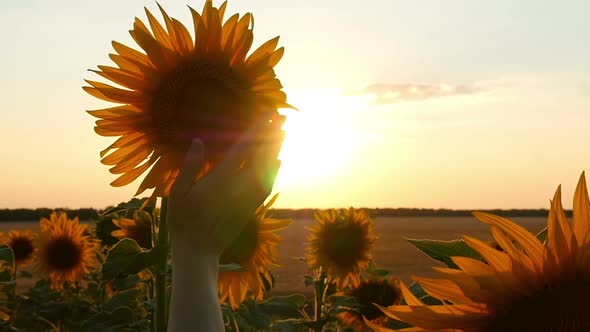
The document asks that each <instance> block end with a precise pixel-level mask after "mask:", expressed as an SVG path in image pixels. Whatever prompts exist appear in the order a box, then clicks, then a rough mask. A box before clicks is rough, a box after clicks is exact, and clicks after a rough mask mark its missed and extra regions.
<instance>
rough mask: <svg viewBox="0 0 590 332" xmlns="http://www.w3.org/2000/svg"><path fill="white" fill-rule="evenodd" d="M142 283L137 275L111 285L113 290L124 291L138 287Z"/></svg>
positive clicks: (126, 277)
mask: <svg viewBox="0 0 590 332" xmlns="http://www.w3.org/2000/svg"><path fill="white" fill-rule="evenodd" d="M140 281H141V279H140V278H139V276H138V275H137V274H132V275H128V276H124V277H122V278H117V279H115V280H113V281H111V285H112V286H113V289H115V290H118V291H123V290H126V289H130V288H131V287H133V286H135V285H137V284H138V283H139V282H140Z"/></svg>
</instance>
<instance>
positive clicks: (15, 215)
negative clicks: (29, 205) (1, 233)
mask: <svg viewBox="0 0 590 332" xmlns="http://www.w3.org/2000/svg"><path fill="white" fill-rule="evenodd" d="M53 211H64V212H66V213H67V214H68V217H71V218H73V217H78V218H79V219H80V220H82V221H86V220H93V219H97V218H98V215H99V213H100V212H102V210H96V209H93V208H84V209H47V208H39V209H0V221H34V220H39V219H41V218H48V217H49V215H50V214H51V212H53Z"/></svg>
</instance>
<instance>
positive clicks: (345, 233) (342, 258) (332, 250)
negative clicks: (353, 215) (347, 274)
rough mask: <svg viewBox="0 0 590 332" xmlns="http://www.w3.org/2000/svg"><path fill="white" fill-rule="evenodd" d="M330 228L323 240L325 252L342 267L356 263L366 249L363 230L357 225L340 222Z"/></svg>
mask: <svg viewBox="0 0 590 332" xmlns="http://www.w3.org/2000/svg"><path fill="white" fill-rule="evenodd" d="M329 228H331V229H329V230H327V231H326V235H327V236H326V239H325V241H323V245H324V248H323V252H324V253H326V255H327V256H328V257H329V258H330V260H332V261H333V262H334V263H335V264H337V265H339V266H341V267H348V266H352V265H355V264H356V262H357V261H358V260H359V259H360V258H362V257H363V254H364V253H365V251H366V248H365V241H364V240H363V239H364V238H365V235H364V233H363V230H362V229H361V228H360V227H355V225H347V224H340V223H337V224H333V225H330V227H329Z"/></svg>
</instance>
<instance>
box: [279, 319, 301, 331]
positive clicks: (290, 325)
mask: <svg viewBox="0 0 590 332" xmlns="http://www.w3.org/2000/svg"><path fill="white" fill-rule="evenodd" d="M305 323H306V321H305V320H303V319H298V318H289V319H282V320H274V321H273V322H272V324H271V326H270V327H271V328H272V329H273V331H280V332H297V331H301V330H302V327H303V326H305ZM306 330H307V329H306Z"/></svg>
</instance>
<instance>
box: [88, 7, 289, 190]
mask: <svg viewBox="0 0 590 332" xmlns="http://www.w3.org/2000/svg"><path fill="white" fill-rule="evenodd" d="M225 8H226V3H225V2H224V3H223V4H222V5H221V6H220V7H219V8H216V7H213V5H212V2H211V1H207V2H206V3H205V7H204V9H203V12H202V14H199V13H198V12H197V11H195V10H194V9H192V8H190V10H191V13H192V17H193V26H194V31H195V32H194V33H195V37H194V38H193V37H191V35H190V34H189V32H188V30H187V28H186V27H185V26H184V25H183V24H182V23H180V22H179V21H177V20H176V19H174V18H170V17H169V16H168V15H167V14H166V12H165V11H164V10H163V9H162V7H160V11H161V13H162V16H163V18H164V24H165V28H164V27H163V26H162V25H161V24H160V23H159V22H158V20H157V19H156V18H155V17H154V16H153V15H152V14H151V13H150V12H149V11H148V10H147V9H146V14H147V18H148V22H149V25H150V27H151V31H150V29H148V28H147V27H146V25H144V23H143V22H142V21H141V20H139V19H137V18H136V19H135V22H134V25H133V29H132V30H131V31H130V33H131V36H132V37H133V39H134V40H135V41H136V42H137V44H138V45H139V46H140V47H141V48H142V49H143V51H144V52H145V53H141V52H139V51H136V50H134V49H132V48H130V47H127V46H125V45H122V44H120V43H118V42H115V41H114V42H113V48H114V49H115V51H116V52H117V54H110V58H111V59H112V60H113V61H114V62H115V63H116V64H117V67H110V66H98V68H99V70H97V71H95V72H96V73H97V74H99V75H100V76H102V77H104V78H106V79H108V80H110V81H111V82H113V83H115V84H117V85H119V86H120V87H114V86H110V85H107V84H104V83H100V82H94V81H87V82H88V84H90V86H85V87H84V90H86V91H87V92H88V93H89V94H91V95H93V96H95V97H97V98H100V99H103V100H106V101H109V102H114V103H118V104H121V105H119V106H116V107H112V108H107V109H101V110H96V111H89V113H90V114H91V115H93V116H95V117H98V118H100V120H97V121H96V127H95V131H96V132H97V133H98V134H99V135H101V136H115V137H116V136H119V138H118V139H117V140H116V141H115V142H114V143H113V144H112V145H110V146H109V147H107V148H106V149H105V150H103V151H102V152H101V153H100V155H101V157H102V163H103V164H105V165H109V166H112V167H111V169H110V172H111V173H113V174H121V175H120V176H119V177H118V178H117V179H116V180H115V181H113V182H112V183H111V185H113V186H124V185H126V184H129V183H130V182H132V181H133V180H135V179H136V178H138V177H139V176H140V175H141V174H143V173H144V172H146V171H147V170H148V169H149V168H150V167H152V166H153V167H152V168H151V170H150V171H149V173H148V174H147V176H146V177H145V178H144V179H143V182H141V184H140V186H139V189H138V191H137V194H139V193H141V192H143V191H144V190H146V189H149V188H155V190H154V193H153V195H155V196H166V195H167V194H168V191H169V189H170V186H171V185H172V183H173V181H174V178H175V177H176V175H177V174H178V171H179V168H180V166H181V165H182V162H183V160H184V156H185V153H186V151H187V149H188V147H189V146H190V144H191V142H192V140H193V139H195V138H199V139H201V141H202V142H203V143H204V146H205V151H206V153H207V160H206V163H205V165H204V166H203V169H202V171H201V173H200V174H199V175H198V177H200V176H202V175H203V174H205V172H206V171H207V170H208V169H210V168H211V166H213V165H215V164H216V163H217V162H219V161H220V160H221V159H222V158H223V156H224V153H225V152H226V150H227V149H228V147H229V146H231V145H232V144H233V143H235V142H236V140H237V138H238V137H239V136H240V135H241V133H243V132H244V130H245V129H246V128H248V127H249V126H251V125H252V124H253V122H255V121H256V120H258V119H260V118H261V117H267V118H268V119H269V120H271V119H273V117H274V116H276V115H278V113H277V108H283V107H291V106H290V105H288V104H287V103H286V95H285V93H284V92H283V91H282V90H281V89H282V85H281V83H280V82H279V80H278V79H277V78H276V75H275V72H274V69H273V68H274V66H275V65H276V64H277V63H278V62H279V60H280V59H281V57H282V55H283V52H284V49H283V48H282V47H281V48H278V49H277V44H278V37H276V38H274V39H271V40H269V41H267V42H266V43H264V44H263V45H262V46H260V47H259V48H258V49H257V50H256V51H254V52H253V53H251V54H250V55H249V56H247V54H248V52H249V51H250V48H251V46H252V41H253V33H252V26H253V17H252V15H251V14H250V13H247V14H246V15H244V16H243V17H241V18H240V16H239V15H238V14H234V15H233V16H231V17H230V18H229V19H227V20H226V21H225V22H224V23H223V17H224V13H225ZM260 135H261V136H260V139H263V136H264V134H263V133H260Z"/></svg>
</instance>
